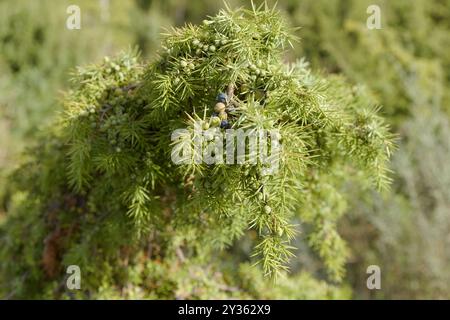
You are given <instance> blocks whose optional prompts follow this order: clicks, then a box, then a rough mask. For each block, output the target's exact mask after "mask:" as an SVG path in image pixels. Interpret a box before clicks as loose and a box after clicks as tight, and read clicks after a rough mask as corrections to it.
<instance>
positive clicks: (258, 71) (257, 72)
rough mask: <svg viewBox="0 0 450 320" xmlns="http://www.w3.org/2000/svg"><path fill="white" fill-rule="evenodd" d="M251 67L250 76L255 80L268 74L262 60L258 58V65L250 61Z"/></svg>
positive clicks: (249, 66)
mask: <svg viewBox="0 0 450 320" xmlns="http://www.w3.org/2000/svg"><path fill="white" fill-rule="evenodd" d="M248 68H249V69H250V78H251V79H252V80H253V81H255V80H256V79H257V78H258V77H261V78H264V77H265V76H266V75H267V71H266V70H264V68H263V63H262V61H261V60H258V61H257V63H256V65H255V64H253V63H250V64H249V65H248Z"/></svg>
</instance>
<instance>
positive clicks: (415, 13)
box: [0, 0, 450, 299]
mask: <svg viewBox="0 0 450 320" xmlns="http://www.w3.org/2000/svg"><path fill="white" fill-rule="evenodd" d="M255 2H256V3H258V2H257V1H255ZM228 3H229V5H230V7H235V6H249V5H250V4H249V2H248V1H238V0H230V1H228ZM71 4H75V5H78V6H79V7H80V9H81V29H80V30H68V29H67V28H66V19H67V18H68V16H69V14H68V13H67V12H66V9H67V7H68V6H69V5H71ZM269 4H271V1H269ZM369 5H378V6H379V7H380V9H381V25H382V29H379V30H377V29H375V30H370V29H368V28H367V25H366V20H367V18H368V17H369V14H368V13H367V12H366V10H367V7H368V6H369ZM222 7H223V3H222V2H221V1H206V0H197V1H187V0H177V1H176V0H164V1H157V0H78V1H76V0H72V1H66V0H39V1H29V0H3V1H1V0H0V137H1V139H0V200H1V199H2V198H3V196H4V193H5V192H6V190H7V188H6V186H5V183H4V179H2V177H3V176H4V175H6V174H7V173H8V172H9V171H11V170H12V169H13V168H14V166H15V163H16V162H17V160H18V159H19V158H20V152H21V151H22V150H23V149H24V148H26V146H27V145H28V144H31V143H33V139H35V137H36V135H37V133H38V132H39V130H40V129H41V128H43V127H45V126H47V125H49V124H51V120H52V119H54V118H55V116H57V114H58V112H60V111H61V105H60V103H59V96H60V91H62V90H64V89H65V88H67V86H68V82H67V80H68V78H69V76H68V75H69V73H70V71H71V70H73V68H75V67H76V66H77V65H81V64H86V63H90V62H96V61H99V60H100V59H101V58H102V57H103V56H104V55H114V54H115V53H118V52H119V51H121V50H123V49H127V48H128V47H134V46H137V47H138V48H139V49H140V50H141V52H142V56H143V57H145V58H146V59H152V57H153V56H154V55H155V54H156V51H157V50H158V46H159V35H160V33H161V32H163V30H164V28H168V27H170V26H172V25H183V24H184V23H186V22H192V23H200V22H201V21H202V20H203V19H204V18H205V17H206V16H207V15H209V14H211V15H212V14H214V13H216V12H217V11H218V10H219V9H220V8H222ZM277 8H278V9H279V10H281V11H282V12H283V15H284V16H285V17H286V19H288V20H289V22H290V24H291V25H292V26H295V27H297V26H298V27H301V28H300V29H299V30H298V31H297V35H298V36H299V37H300V38H301V41H300V42H299V43H297V44H295V48H294V49H292V50H290V51H289V52H287V53H286V60H287V61H289V60H291V61H292V60H295V59H299V58H301V57H305V58H306V60H307V61H309V62H310V63H311V65H312V67H313V68H314V69H316V70H317V69H318V70H321V71H322V72H324V73H340V74H343V75H345V76H346V77H347V78H348V79H349V80H350V81H351V82H353V83H354V84H360V85H364V86H366V87H367V89H368V90H369V91H370V93H371V94H372V95H373V97H374V99H376V101H378V103H379V104H380V105H382V106H383V109H382V110H383V113H384V115H385V117H386V118H387V120H388V122H389V123H390V125H391V126H392V130H393V131H394V132H395V133H397V134H398V137H399V140H398V144H399V150H398V151H397V152H396V153H395V155H394V157H393V162H392V170H393V185H392V188H391V190H390V191H388V192H385V193H383V194H379V193H377V192H375V191H372V192H370V193H367V192H365V193H364V194H363V193H362V192H361V191H360V190H358V189H356V188H355V190H351V191H352V192H353V194H354V197H353V198H352V201H351V205H350V206H349V207H348V215H347V216H346V218H344V220H343V221H342V222H341V225H340V231H341V233H342V234H343V235H344V237H345V238H346V239H347V241H348V243H349V245H350V247H351V251H352V255H351V259H350V260H349V262H348V266H347V277H346V283H347V284H348V285H349V287H351V288H352V295H353V297H354V298H363V299H365V298H384V299H399V298H403V299H414V298H425V299H431V298H438V299H440V298H447V299H448V298H450V166H449V164H450V161H449V159H450V139H449V137H450V124H449V117H450V90H449V83H450V54H448V50H449V48H450V1H449V0H432V1H430V0H428V1H426V0H414V1H408V0H393V1H387V0H385V1H382V0H345V1H344V0H280V1H278V5H277ZM348 188H349V189H352V185H351V184H350V183H349V185H348ZM5 206H6V204H5V203H1V202H0V223H1V219H2V218H4V215H5V211H6V209H7V208H6V207H5ZM296 245H297V247H299V248H301V250H300V251H299V253H298V254H299V258H298V259H297V260H296V261H294V262H293V268H294V270H306V271H309V272H313V273H315V274H317V275H319V277H320V274H321V270H320V269H319V267H318V263H317V262H316V259H315V257H314V254H312V253H309V252H307V251H305V250H306V249H305V248H304V246H303V245H302V243H298V244H296ZM242 250H245V248H244V249H242ZM372 264H375V265H378V266H380V268H381V272H382V289H381V290H373V291H370V290H368V289H367V287H366V279H367V274H366V268H367V266H369V265H372ZM291 290H295V288H291Z"/></svg>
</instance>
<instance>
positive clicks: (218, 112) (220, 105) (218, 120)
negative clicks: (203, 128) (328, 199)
mask: <svg viewBox="0 0 450 320" xmlns="http://www.w3.org/2000/svg"><path fill="white" fill-rule="evenodd" d="M227 100H228V97H227V95H226V94H225V93H223V92H222V93H219V95H218V96H217V99H216V105H215V106H214V112H213V114H212V116H211V121H210V123H211V126H212V127H219V126H220V128H222V129H229V128H230V123H229V121H228V114H227V112H226V105H227V103H228V101H227Z"/></svg>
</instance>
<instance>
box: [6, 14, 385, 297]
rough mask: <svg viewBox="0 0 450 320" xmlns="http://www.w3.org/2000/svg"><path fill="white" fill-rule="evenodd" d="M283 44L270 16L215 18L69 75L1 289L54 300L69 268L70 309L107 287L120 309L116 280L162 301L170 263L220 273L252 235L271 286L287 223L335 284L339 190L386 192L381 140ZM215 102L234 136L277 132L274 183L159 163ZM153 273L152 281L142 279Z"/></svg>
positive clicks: (361, 111)
mask: <svg viewBox="0 0 450 320" xmlns="http://www.w3.org/2000/svg"><path fill="white" fill-rule="evenodd" d="M291 32H292V30H290V29H289V28H288V27H287V26H286V25H285V23H284V21H283V19H281V17H280V15H279V14H278V12H277V11H276V10H274V9H268V8H258V9H256V8H253V10H245V9H238V10H230V9H227V10H223V11H220V13H219V14H218V15H216V16H214V17H210V18H209V19H208V20H205V21H204V23H203V25H201V26H194V25H186V26H185V27H183V28H175V29H172V30H170V31H168V32H167V34H166V35H165V38H164V42H163V50H162V52H161V54H160V55H159V57H158V58H157V59H156V60H155V61H154V62H152V63H149V64H143V63H142V62H141V61H140V59H139V57H138V56H137V54H136V53H135V52H132V51H131V52H127V53H124V54H122V55H120V56H119V57H117V58H114V59H109V58H105V60H104V62H103V63H100V64H97V65H91V66H87V67H84V68H78V69H77V71H76V72H75V73H74V75H73V89H72V90H71V91H69V92H67V94H66V96H65V98H64V106H65V112H64V115H63V116H62V117H61V119H60V121H59V122H58V123H57V124H56V125H55V126H53V127H52V129H51V130H49V132H48V134H47V136H46V137H45V138H43V139H42V140H41V143H40V145H39V146H37V148H35V149H33V150H32V151H31V152H30V153H29V161H27V162H25V163H24V165H23V166H22V167H21V168H20V169H19V170H18V171H17V172H16V173H15V174H14V175H13V176H12V177H11V184H10V187H9V188H10V194H11V195H12V196H11V199H10V204H9V208H10V210H9V215H10V216H9V218H8V219H7V221H6V222H5V223H4V224H3V226H2V228H1V238H0V241H1V245H0V248H1V249H0V258H1V259H2V261H5V263H3V264H2V265H1V266H0V283H2V284H3V286H4V287H3V288H2V289H0V291H1V290H3V291H4V292H6V293H8V295H10V296H21V295H28V296H33V295H39V294H40V292H46V294H48V295H49V296H53V297H55V296H56V297H60V296H61V293H62V292H63V291H64V285H65V282H64V279H63V276H62V274H63V273H64V270H65V269H64V266H68V265H71V264H75V265H79V266H80V268H81V270H82V279H83V280H82V281H83V284H82V289H83V290H82V293H80V295H81V297H93V295H94V294H97V295H96V297H98V296H102V295H101V294H100V293H101V292H103V291H102V290H107V289H105V288H113V287H115V288H117V287H121V288H122V294H121V296H126V294H125V293H123V292H124V291H123V290H124V289H123V288H124V286H126V285H127V283H133V284H136V286H137V287H139V288H140V289H139V290H141V291H142V290H143V291H144V294H143V295H142V296H144V297H165V295H164V293H161V290H162V291H164V292H166V291H169V292H171V291H173V287H177V286H178V287H179V286H180V285H181V283H179V282H180V281H181V280H180V279H179V277H178V278H177V277H175V276H174V275H173V274H172V275H171V274H170V273H171V272H177V270H179V268H178V269H177V267H176V266H178V265H179V264H180V263H184V264H187V263H188V262H189V263H190V264H191V265H198V266H199V268H200V270H202V271H201V272H205V273H206V274H209V273H208V272H211V271H208V272H207V271H204V270H205V269H202V267H201V266H205V265H206V264H207V263H211V264H212V265H214V266H215V267H216V268H221V267H220V265H219V264H218V263H217V261H214V260H215V259H214V258H215V257H218V258H221V257H222V256H221V255H219V254H220V251H219V250H221V249H224V248H226V247H227V246H229V245H230V244H232V243H233V241H235V240H237V239H238V238H240V237H241V236H242V235H243V234H244V233H245V232H246V231H247V230H248V229H252V230H254V232H256V234H257V237H256V239H255V243H254V255H253V258H252V259H253V261H255V262H256V263H259V264H260V265H261V268H262V272H263V274H264V275H265V276H266V277H277V276H278V275H280V274H281V273H283V271H285V270H287V269H288V262H289V259H290V258H291V256H292V255H293V254H292V249H293V247H292V246H291V245H290V243H291V240H293V238H294V237H296V236H297V233H296V230H298V228H297V226H296V225H295V223H294V221H301V222H302V223H305V224H308V225H309V226H310V228H309V230H310V231H309V233H308V234H307V235H306V236H307V237H308V239H309V243H310V245H311V247H313V248H314V249H315V250H316V251H317V253H318V254H319V256H320V257H321V258H322V259H323V261H324V264H325V266H326V267H327V270H328V272H329V276H330V279H332V280H336V281H339V280H341V279H342V277H343V274H344V263H345V261H346V257H347V248H346V245H345V243H344V242H343V240H342V239H341V238H340V237H339V235H338V233H337V230H336V228H337V226H336V224H337V222H338V219H339V217H340V216H341V215H342V214H343V213H344V210H345V193H341V192H340V191H339V190H341V189H342V188H341V186H342V184H343V183H345V182H346V180H347V179H348V177H349V176H352V177H358V178H359V179H361V181H365V182H367V183H368V184H374V185H376V186H378V187H380V188H382V187H386V186H387V185H388V183H389V178H388V169H387V167H386V165H387V162H388V160H389V157H390V154H391V151H392V148H393V143H392V136H391V134H390V133H389V130H388V128H387V126H386V125H385V124H384V122H383V120H382V118H381V117H380V116H379V115H378V114H377V111H378V108H377V107H376V106H374V105H373V102H372V101H371V100H370V98H369V97H368V96H367V95H366V94H365V92H364V90H363V89H362V88H358V87H352V86H349V85H347V84H346V82H345V80H344V79H342V78H340V77H325V76H323V75H321V74H315V73H313V72H312V71H311V70H310V69H309V68H308V65H307V63H305V62H304V61H298V62H296V63H294V64H285V63H284V62H283V53H284V49H285V48H286V47H288V46H289V45H291V43H292V41H293V40H295V39H294V38H293V37H292V36H291ZM221 92H227V93H228V99H229V101H228V107H229V106H232V109H229V110H230V111H229V114H228V121H229V123H230V125H231V127H232V128H233V129H240V128H241V129H246V130H259V129H265V130H270V129H277V130H279V132H280V137H281V144H282V149H281V151H280V153H279V156H280V165H279V170H278V171H277V172H275V173H274V174H273V175H264V174H262V172H263V169H264V164H263V163H261V162H257V163H256V164H254V163H250V162H249V161H248V160H247V159H246V162H245V163H244V164H242V165H237V164H236V165H229V164H225V163H218V164H214V165H207V164H203V163H195V162H194V163H188V164H184V165H177V164H175V163H173V162H172V161H171V152H172V150H173V148H176V147H177V146H180V144H181V145H183V144H187V145H190V143H191V138H190V137H188V136H187V135H184V136H181V137H180V138H179V139H178V140H176V141H172V140H171V134H172V133H173V132H174V131H175V130H177V129H180V128H185V129H187V130H188V131H190V132H192V131H193V120H195V119H200V121H202V123H203V124H206V123H208V124H209V123H210V122H212V120H211V116H212V113H213V108H214V105H215V101H216V96H217V95H218V93H221ZM219 130H222V131H224V130H223V129H219ZM24 235H27V236H26V237H25V236H24ZM218 255H219V256H218ZM154 268H156V269H158V270H159V273H156V271H151V270H153V269H154ZM253 268H259V267H253ZM247 269H248V268H246V270H247ZM208 270H209V269H208ZM149 272H150V274H149ZM152 272H154V273H153V274H160V277H159V278H153V279H149V277H152V275H153V274H152ZM183 272H185V271H183ZM133 279H134V280H133ZM136 279H137V280H136ZM176 279H177V280H176ZM299 279H303V278H302V277H300V278H299ZM308 281H310V280H308ZM149 282H150V283H152V285H148V283H149ZM18 283H20V285H18ZM158 290H159V291H158ZM99 292H100V293H99ZM327 294H331V293H327ZM106 296H107V297H112V295H108V294H106ZM183 297H185V296H183ZM188 297H189V296H188Z"/></svg>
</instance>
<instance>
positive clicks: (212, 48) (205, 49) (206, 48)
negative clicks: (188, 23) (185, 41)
mask: <svg viewBox="0 0 450 320" xmlns="http://www.w3.org/2000/svg"><path fill="white" fill-rule="evenodd" d="M227 43H228V40H227V39H219V38H217V39H215V40H214V43H209V44H208V43H202V42H201V41H200V40H198V39H194V40H192V47H193V48H194V49H195V54H196V55H198V56H199V55H201V54H202V53H214V52H216V50H217V48H218V47H220V46H224V45H226V44H227Z"/></svg>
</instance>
